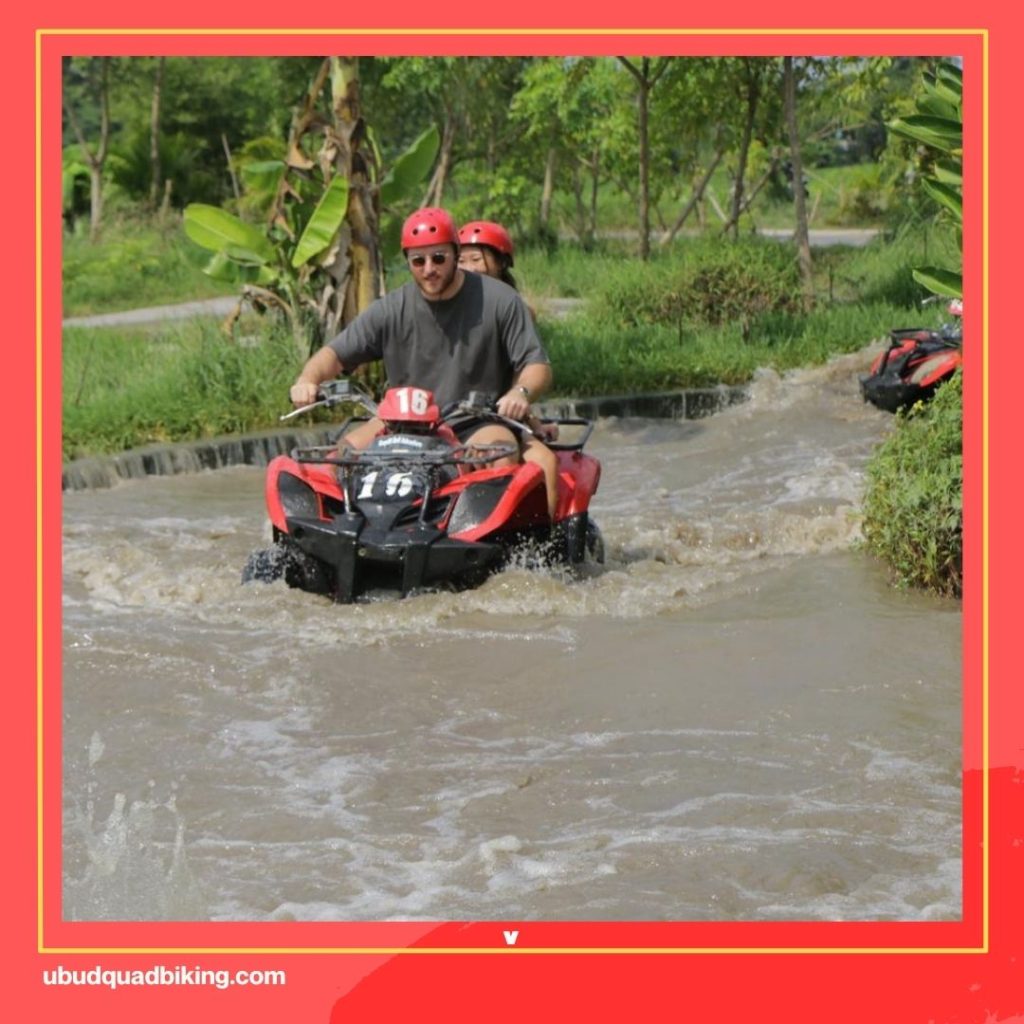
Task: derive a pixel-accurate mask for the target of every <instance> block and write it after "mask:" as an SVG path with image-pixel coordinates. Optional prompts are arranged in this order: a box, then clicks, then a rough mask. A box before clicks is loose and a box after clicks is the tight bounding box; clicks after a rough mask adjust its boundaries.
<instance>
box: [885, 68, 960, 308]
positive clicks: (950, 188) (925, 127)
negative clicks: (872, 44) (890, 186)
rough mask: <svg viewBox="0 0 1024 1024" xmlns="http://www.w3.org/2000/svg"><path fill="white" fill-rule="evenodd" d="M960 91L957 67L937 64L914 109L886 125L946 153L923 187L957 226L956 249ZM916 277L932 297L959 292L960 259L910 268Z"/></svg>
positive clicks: (958, 191) (958, 242)
mask: <svg viewBox="0 0 1024 1024" xmlns="http://www.w3.org/2000/svg"><path fill="white" fill-rule="evenodd" d="M962 94H963V81H962V75H961V72H960V69H959V68H957V67H955V66H954V65H952V64H940V65H939V66H938V68H937V69H936V71H934V72H930V73H927V74H925V76H924V83H923V92H922V93H921V95H920V96H919V97H918V99H917V110H918V113H916V114H910V115H908V116H906V117H903V118H899V119H897V120H895V121H893V122H891V123H890V125H889V128H890V130H891V131H893V132H895V133H896V134H897V135H902V136H904V137H906V138H908V139H911V140H913V141H914V142H917V143H919V144H921V145H923V146H925V147H927V148H928V149H929V150H936V151H938V152H939V153H942V154H945V156H944V158H943V159H941V160H939V161H938V162H937V163H935V165H934V166H933V167H932V169H931V173H930V174H926V175H925V177H924V178H923V180H922V187H923V189H924V191H925V193H926V194H927V195H929V196H930V197H931V198H932V199H934V200H935V201H936V202H937V203H938V204H939V207H940V209H941V210H942V212H943V213H944V215H945V216H946V217H947V218H948V219H949V220H950V221H951V222H952V223H953V225H954V226H955V229H956V233H957V248H958V249H959V248H960V240H959V235H960V230H961V227H962V224H963V198H962V197H963V169H962V160H963V106H962V104H963V95H962ZM914 277H915V278H916V279H917V280H918V281H919V282H920V283H921V284H922V285H924V287H925V288H927V289H928V290H929V291H931V292H934V293H935V294H936V295H945V296H951V297H953V298H961V297H962V296H963V279H962V271H961V261H960V260H958V261H957V265H956V267H955V269H950V268H944V267H934V266H928V267H921V268H919V269H917V270H915V271H914Z"/></svg>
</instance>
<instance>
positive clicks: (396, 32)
mask: <svg viewBox="0 0 1024 1024" xmlns="http://www.w3.org/2000/svg"><path fill="white" fill-rule="evenodd" d="M655 33H656V34H657V35H668V36H710V35H735V36H740V35H742V36H746V35H779V36H781V35H785V36H803V35H806V36H810V35H829V36H861V35H864V36H869V35H887V36H904V35H920V36H929V35H932V36H952V35H961V36H964V35H980V36H981V38H982V60H981V73H982V74H981V87H982V147H981V150H982V152H981V162H982V175H981V177H982V181H981V194H982V225H981V237H982V253H981V260H982V303H981V306H982V309H981V315H982V508H981V512H982V567H981V590H982V593H981V603H982V837H981V841H982V850H983V853H982V944H981V945H980V946H976V947H975V946H965V947H948V946H939V947H903V946H894V947H821V946H808V947H804V946H793V947H780V946H767V947H762V946H742V947H740V946H709V947H689V946H686V947H668V946H653V947H636V946H632V947H622V948H620V947H588V946H584V947H558V946H556V947H537V948H518V949H517V948H510V947H494V948H479V947H466V948H463V947H443V946H441V947H433V948H420V947H408V946H399V947H361V946H358V947H357V946H352V947H348V946H333V947H321V946H309V947H297V946H293V947H282V948H279V947H263V946H237V947H226V946H150V947H141V946H129V947H120V946H118V947H106V946H82V947H80V946H47V945H46V944H45V940H44V899H43V867H44V864H43V840H44V828H43V813H42V807H43V796H44V793H43V790H44V784H43V767H44V766H43V735H44V730H43V708H44V702H43V514H42V510H43V487H42V480H43V451H42V450H43V445H42V425H43V415H42V409H43V402H42V380H43V373H42V371H43V357H42V352H43V328H42V322H43V317H42V310H43V285H42V276H43V275H42V265H43V259H42V40H43V37H44V36H72V35H76V36H160V35H175V36H210V35H239V36H263V35H284V36H298V35H303V36H304V35H312V34H316V35H357V36H371V35H374V36H403V35H413V34H416V35H429V36H470V35H517V36H568V35H574V36H612V35H621V36H644V35H651V34H655ZM35 36H36V40H35V41H36V82H35V84H36V176H35V183H36V261H35V271H36V672H37V687H36V740H37V742H36V778H37V783H36V799H37V822H36V841H37V842H36V845H37V850H36V864H37V881H36V898H37V921H36V926H37V950H38V951H39V952H40V953H185V952H188V953H274V954H316V953H322V954H332V953H362V954H387V955H397V954H408V953H413V954H423V955H426V954H439V953H461V954H466V953H479V954H484V955H495V954H501V955H509V954H513V955H529V954H537V953H546V954H551V953H616V954H638V953H639V954H648V955H649V954H656V953H665V954H669V953H671V954H678V953H689V954H710V953H714V954H729V953H736V954H750V953H766V954H790V953H818V954H844V955H846V954H900V953H912V954H922V953H949V954H968V953H987V952H988V948H989V928H990V910H989V898H990V888H989V887H990V865H989V849H990V844H989V823H990V815H989V764H988V761H989V722H988V716H989V650H988V627H989V594H988V577H989V572H988V557H989V529H988V513H989V495H988V483H989V429H988V408H989V407H988V395H989V387H988V323H989V317H988V265H989V259H988V239H989V233H988V209H989V208H988V139H989V106H988V98H989V89H988V67H989V63H988V59H989V50H988V30H987V29H962V30H959V29H820V30H819V29H792V30H791V29H721V30H718V29H693V30H689V29H657V28H652V29H636V28H634V29H623V30H611V29H586V30H577V29H509V30H503V29H351V30H341V29H323V30H318V29H281V30H274V29H37V30H36V34H35ZM441 924H445V923H441ZM736 924H745V923H744V922H737V923H736ZM810 924H815V923H814V922H811V923H810ZM880 924H886V923H880ZM895 924H899V923H895Z"/></svg>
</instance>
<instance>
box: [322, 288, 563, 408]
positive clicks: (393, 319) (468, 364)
mask: <svg viewBox="0 0 1024 1024" xmlns="http://www.w3.org/2000/svg"><path fill="white" fill-rule="evenodd" d="M328 345H330V347H331V348H332V349H333V350H334V353H335V355H337V357H338V359H339V360H340V361H341V364H342V366H344V367H345V369H346V370H351V369H354V368H355V367H356V366H360V365H361V364H363V363H368V362H370V361H372V360H374V359H383V360H384V368H385V370H386V371H387V376H388V385H389V386H390V387H401V386H403V385H411V386H414V387H421V388H429V389H430V390H431V391H433V392H434V400H435V401H436V402H437V403H438V404H439V405H441V406H442V407H443V406H445V405H447V404H448V403H450V402H457V401H460V400H461V399H464V398H465V397H466V396H467V395H468V394H469V392H470V391H485V392H490V393H491V394H493V395H495V396H496V397H497V396H499V395H503V394H504V393H505V392H506V391H508V389H509V388H510V387H512V383H513V381H514V380H515V378H516V375H517V374H518V373H519V371H520V370H522V368H523V367H524V366H527V365H528V364H530V363H547V362H548V357H547V354H546V353H545V352H544V347H543V345H542V344H541V341H540V338H539V337H538V336H537V331H536V329H535V328H534V326H533V317H532V316H531V315H530V311H529V309H528V308H527V306H526V303H524V302H523V300H522V299H521V298H520V296H519V294H518V293H517V292H516V290H515V289H514V288H511V287H509V286H508V285H507V284H505V283H504V282H502V281H498V280H496V279H494V278H491V277H487V276H486V275H484V274H472V273H467V274H465V280H464V281H463V284H462V287H461V288H460V289H459V290H458V292H456V294H455V295H454V296H452V298H450V299H443V300H441V301H438V302H428V301H427V300H426V299H425V298H424V297H423V294H422V293H421V292H420V290H419V288H418V287H417V286H416V282H415V281H409V282H408V283H407V284H405V285H403V286H402V287H401V288H397V289H395V291H393V292H389V293H388V294H387V295H385V296H384V298H382V299H379V300H378V301H377V302H375V303H374V304H373V305H372V306H370V308H369V309H367V310H366V311H365V312H363V313H362V314H361V315H360V316H358V317H356V319H355V320H353V321H352V323H350V324H349V325H348V326H347V327H346V328H345V329H344V330H343V331H342V332H341V333H340V334H338V335H337V336H336V337H334V338H332V339H331V341H329V342H328Z"/></svg>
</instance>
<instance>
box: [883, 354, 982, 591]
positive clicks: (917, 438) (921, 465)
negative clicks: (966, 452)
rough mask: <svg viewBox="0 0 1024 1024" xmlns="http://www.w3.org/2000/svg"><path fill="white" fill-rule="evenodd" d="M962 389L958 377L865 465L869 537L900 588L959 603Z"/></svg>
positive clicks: (907, 418)
mask: <svg viewBox="0 0 1024 1024" xmlns="http://www.w3.org/2000/svg"><path fill="white" fill-rule="evenodd" d="M962 420H963V389H962V378H961V375H960V372H959V371H958V372H957V374H956V376H955V377H953V379H952V380H950V381H949V382H948V383H946V384H944V385H943V386H942V387H941V388H939V390H938V391H937V392H936V394H935V397H934V398H933V399H932V400H931V401H929V402H927V403H925V404H921V403H918V404H917V405H916V406H914V407H913V408H912V409H911V410H909V411H908V412H907V413H901V414H900V416H899V422H898V423H897V426H896V429H895V430H894V431H892V433H891V434H890V435H889V436H888V437H887V438H886V440H885V441H884V442H883V443H882V444H881V445H880V446H879V448H878V450H877V452H876V453H875V456H874V458H873V459H872V460H871V462H870V463H869V465H868V487H867V492H866V495H865V500H864V524H863V531H864V538H865V544H866V546H867V548H868V550H870V551H871V552H873V553H874V554H876V555H878V556H879V557H880V558H882V559H883V560H884V561H885V562H886V563H887V564H888V565H889V566H890V567H891V569H892V572H893V574H894V576H895V578H896V580H897V582H898V583H900V584H901V585H904V586H916V587H923V588H926V589H928V590H932V591H934V592H936V593H938V594H943V595H947V596H952V597H959V596H960V593H961V588H962V573H963V435H962Z"/></svg>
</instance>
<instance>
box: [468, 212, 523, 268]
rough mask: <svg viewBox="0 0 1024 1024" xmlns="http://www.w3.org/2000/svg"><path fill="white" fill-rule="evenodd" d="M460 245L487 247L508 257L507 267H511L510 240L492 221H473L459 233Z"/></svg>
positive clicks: (499, 226)
mask: <svg viewBox="0 0 1024 1024" xmlns="http://www.w3.org/2000/svg"><path fill="white" fill-rule="evenodd" d="M459 244H460V245H489V246H490V247H491V248H492V249H497V250H498V252H500V253H502V254H503V255H505V256H506V257H508V265H509V266H510V267H511V266H513V265H514V264H513V261H512V239H511V238H510V237H509V233H508V232H507V231H506V230H505V229H504V228H503V227H502V226H501V225H500V224H497V223H495V221H493V220H474V221H472V222H471V223H469V224H466V225H465V226H464V227H463V228H462V230H460V231H459Z"/></svg>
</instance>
